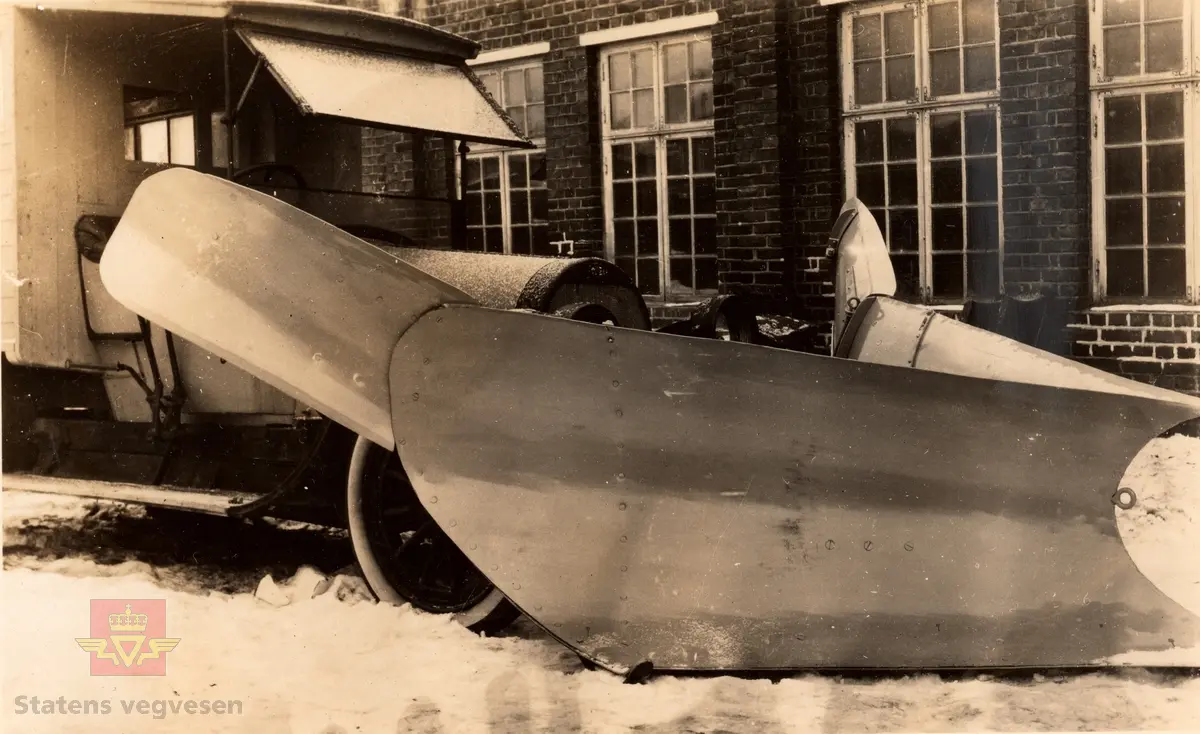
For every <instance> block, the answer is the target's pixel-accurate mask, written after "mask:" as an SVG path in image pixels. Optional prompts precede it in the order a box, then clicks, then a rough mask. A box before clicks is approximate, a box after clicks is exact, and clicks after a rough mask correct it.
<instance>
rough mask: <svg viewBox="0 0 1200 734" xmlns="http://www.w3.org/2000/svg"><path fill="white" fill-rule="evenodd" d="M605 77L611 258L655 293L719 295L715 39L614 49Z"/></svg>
mask: <svg viewBox="0 0 1200 734" xmlns="http://www.w3.org/2000/svg"><path fill="white" fill-rule="evenodd" d="M600 76H601V83H602V86H603V95H604V99H603V111H604V138H605V142H604V170H605V174H606V178H607V186H606V197H605V207H606V210H607V211H606V213H607V216H606V221H608V222H609V223H610V224H609V227H608V231H607V235H606V238H607V243H606V245H607V252H608V254H609V256H610V257H611V259H612V260H613V261H614V262H615V263H616V264H617V265H618V266H620V267H621V268H622V269H624V270H625V271H626V272H627V273H628V274H629V275H630V277H632V278H633V279H634V280H635V281H636V283H637V285H638V288H639V289H640V290H641V291H642V293H644V294H646V295H648V296H663V297H665V298H670V297H685V298H686V297H690V296H695V295H697V294H709V293H713V292H715V291H716V289H717V244H716V193H715V192H716V176H715V166H714V165H713V132H712V130H713V126H712V120H713V96H712V94H713V92H712V78H713V77H712V44H711V41H710V39H709V37H708V35H707V34H693V35H688V36H684V37H674V38H665V39H660V40H656V41H649V42H646V41H643V42H639V43H637V44H633V45H628V46H621V47H614V48H610V49H608V50H606V51H605V52H604V54H603V55H602V58H601V66H600Z"/></svg>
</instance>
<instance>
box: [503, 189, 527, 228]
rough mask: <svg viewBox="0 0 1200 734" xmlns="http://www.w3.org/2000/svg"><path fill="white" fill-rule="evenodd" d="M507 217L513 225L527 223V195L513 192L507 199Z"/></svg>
mask: <svg viewBox="0 0 1200 734" xmlns="http://www.w3.org/2000/svg"><path fill="white" fill-rule="evenodd" d="M508 216H509V219H510V221H512V223H513V224H528V223H529V193H528V192H526V191H513V192H511V195H510V196H509V197H508Z"/></svg>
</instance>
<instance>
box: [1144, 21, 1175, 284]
mask: <svg viewBox="0 0 1200 734" xmlns="http://www.w3.org/2000/svg"><path fill="white" fill-rule="evenodd" d="M1182 68H1183V23H1182V22H1179V21H1174V22H1170V23H1155V24H1154V25H1148V26H1146V73H1147V74H1156V73H1162V72H1167V71H1179V70H1180V69H1182ZM1150 285H1151V287H1153V285H1154V281H1153V280H1151V282H1150Z"/></svg>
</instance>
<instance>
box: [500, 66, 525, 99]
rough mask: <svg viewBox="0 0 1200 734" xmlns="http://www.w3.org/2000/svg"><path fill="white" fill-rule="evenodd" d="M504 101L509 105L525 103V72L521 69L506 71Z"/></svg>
mask: <svg viewBox="0 0 1200 734" xmlns="http://www.w3.org/2000/svg"><path fill="white" fill-rule="evenodd" d="M504 103H505V104H507V105H522V104H525V72H524V71H521V70H519V69H518V70H516V71H506V72H504Z"/></svg>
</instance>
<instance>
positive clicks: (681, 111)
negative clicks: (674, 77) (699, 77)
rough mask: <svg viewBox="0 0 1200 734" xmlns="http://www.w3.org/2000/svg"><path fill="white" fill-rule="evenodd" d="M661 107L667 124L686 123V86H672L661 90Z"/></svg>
mask: <svg viewBox="0 0 1200 734" xmlns="http://www.w3.org/2000/svg"><path fill="white" fill-rule="evenodd" d="M663 99H664V101H663V106H664V107H665V108H666V116H667V122H687V119H688V91H687V85H686V84H672V85H671V86H669V87H667V88H665V89H664V90H663Z"/></svg>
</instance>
